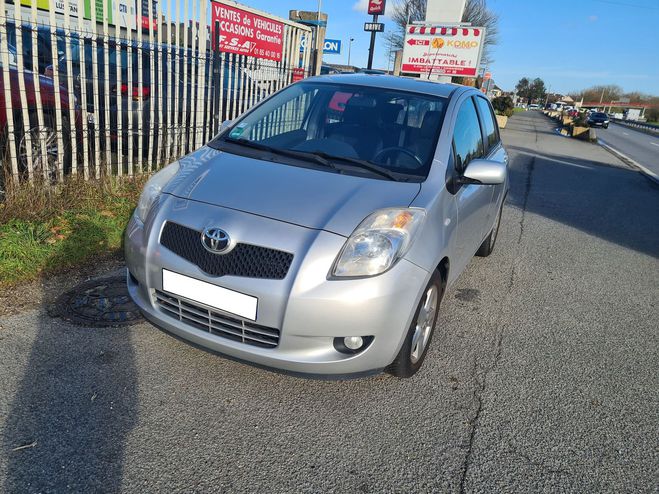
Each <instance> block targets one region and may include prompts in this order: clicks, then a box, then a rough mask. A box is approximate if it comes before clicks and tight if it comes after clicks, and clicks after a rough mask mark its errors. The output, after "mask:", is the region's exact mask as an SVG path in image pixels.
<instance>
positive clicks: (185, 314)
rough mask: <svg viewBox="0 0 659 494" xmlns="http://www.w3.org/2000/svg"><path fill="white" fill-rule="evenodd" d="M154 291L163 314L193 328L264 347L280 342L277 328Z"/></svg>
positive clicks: (273, 345) (274, 345) (273, 346)
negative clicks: (237, 317) (247, 320)
mask: <svg viewBox="0 0 659 494" xmlns="http://www.w3.org/2000/svg"><path fill="white" fill-rule="evenodd" d="M155 294H156V304H157V305H158V307H159V308H160V310H161V311H162V312H163V313H165V314H167V315H168V316H171V317H173V318H174V319H178V320H179V321H181V322H184V323H186V324H187V325H189V326H191V327H193V328H196V329H199V330H201V331H205V332H207V333H210V334H214V335H217V336H221V337H223V338H227V339H230V340H234V341H240V342H241V343H245V344H247V345H254V346H258V347H262V348H275V347H276V346H277V345H278V344H279V330H278V329H274V328H268V327H267V326H260V325H258V324H254V323H251V322H246V321H243V320H241V319H236V318H234V317H230V316H227V315H226V314H223V313H221V312H217V311H215V310H213V309H210V308H209V307H207V306H205V305H201V304H198V303H196V302H191V301H189V300H185V299H182V298H179V297H177V296H175V295H172V294H170V293H165V292H163V291H160V290H156V291H155Z"/></svg>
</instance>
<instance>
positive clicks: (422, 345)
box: [387, 271, 444, 377]
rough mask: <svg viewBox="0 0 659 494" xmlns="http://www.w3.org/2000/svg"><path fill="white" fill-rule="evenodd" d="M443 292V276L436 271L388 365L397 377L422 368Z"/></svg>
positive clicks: (388, 370)
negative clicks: (393, 358) (394, 356)
mask: <svg viewBox="0 0 659 494" xmlns="http://www.w3.org/2000/svg"><path fill="white" fill-rule="evenodd" d="M443 294H444V284H443V282H442V277H441V276H440V274H439V272H437V271H435V272H434V274H433V275H432V277H431V278H430V281H429V282H428V285H427V286H426V289H425V290H424V292H423V295H422V297H421V300H420V301H419V305H418V306H417V308H416V311H415V312H414V318H413V320H412V324H411V326H410V328H409V329H408V331H407V336H406V337H405V341H404V342H403V346H402V347H401V349H400V351H399V352H398V355H397V356H396V359H395V360H394V361H393V362H392V363H391V365H389V367H387V372H389V373H390V374H392V375H394V376H396V377H412V376H413V375H414V374H416V372H417V371H418V370H419V369H420V368H421V365H422V364H423V361H424V359H425V358H426V353H428V347H429V346H430V341H431V339H432V335H433V331H434V329H435V323H436V322H437V315H438V314H439V304H440V302H441V300H442V295H443Z"/></svg>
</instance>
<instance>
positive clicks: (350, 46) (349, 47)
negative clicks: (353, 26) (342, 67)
mask: <svg viewBox="0 0 659 494" xmlns="http://www.w3.org/2000/svg"><path fill="white" fill-rule="evenodd" d="M353 41H355V38H350V41H349V42H348V66H349V65H350V49H351V48H352V42H353Z"/></svg>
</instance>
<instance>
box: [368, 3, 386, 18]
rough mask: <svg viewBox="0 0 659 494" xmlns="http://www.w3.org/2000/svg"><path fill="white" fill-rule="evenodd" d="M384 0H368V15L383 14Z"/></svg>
mask: <svg viewBox="0 0 659 494" xmlns="http://www.w3.org/2000/svg"><path fill="white" fill-rule="evenodd" d="M385 3H386V1H385V0H368V13H369V14H370V15H383V14H384V4H385Z"/></svg>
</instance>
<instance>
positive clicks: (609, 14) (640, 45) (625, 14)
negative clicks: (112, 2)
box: [241, 0, 659, 95]
mask: <svg viewBox="0 0 659 494" xmlns="http://www.w3.org/2000/svg"><path fill="white" fill-rule="evenodd" d="M395 1H396V0H388V2H387V3H388V5H387V10H388V11H389V10H390V9H391V8H392V7H393V4H394V3H395ZM321 2H322V5H321V8H322V11H323V12H325V13H327V14H328V23H327V35H326V39H341V40H343V45H344V46H343V51H342V53H341V54H340V55H326V56H325V57H324V61H325V62H328V63H338V64H345V63H347V61H348V40H349V38H350V37H352V38H354V39H355V41H354V42H353V43H352V50H351V52H352V53H351V60H350V61H351V64H352V65H357V66H361V67H365V66H366V63H367V59H368V44H369V33H367V32H364V30H363V25H364V22H368V21H370V19H371V18H370V16H369V15H367V14H366V4H367V0H321ZM241 3H243V4H245V5H249V6H251V7H254V8H257V9H260V10H265V11H266V12H270V13H272V14H275V15H278V16H280V17H284V18H288V11H289V10H311V11H316V10H317V9H318V0H241ZM487 5H488V7H489V8H490V9H491V10H493V11H494V12H496V13H497V14H498V15H499V32H500V34H499V42H498V44H497V45H496V46H495V47H494V48H493V51H492V58H493V59H494V62H493V63H492V65H491V66H490V67H488V69H489V71H490V72H491V73H492V77H493V79H494V80H495V81H496V83H497V85H499V86H500V87H501V88H502V89H504V90H512V89H513V88H514V86H515V84H516V83H517V81H518V80H519V79H520V78H522V77H529V78H535V77H540V78H542V79H543V80H544V81H545V84H546V86H547V87H548V88H549V89H550V90H551V91H552V92H559V93H567V92H570V91H575V90H579V89H584V88H586V87H589V86H593V85H598V84H617V85H619V86H621V87H622V88H623V89H624V90H625V91H641V92H644V93H650V94H654V95H659V0H487ZM380 21H381V22H384V24H385V30H386V31H389V30H393V29H395V26H394V24H393V22H392V21H391V19H390V18H388V17H387V16H386V15H385V16H384V17H381V18H380ZM373 66H374V68H387V67H388V66H389V61H388V52H387V47H386V43H385V41H384V36H383V35H382V34H378V35H377V38H376V48H375V57H374V64H373Z"/></svg>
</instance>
